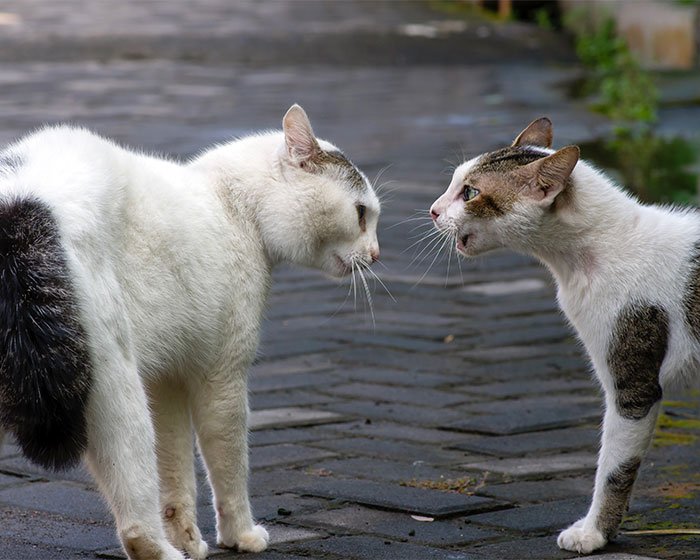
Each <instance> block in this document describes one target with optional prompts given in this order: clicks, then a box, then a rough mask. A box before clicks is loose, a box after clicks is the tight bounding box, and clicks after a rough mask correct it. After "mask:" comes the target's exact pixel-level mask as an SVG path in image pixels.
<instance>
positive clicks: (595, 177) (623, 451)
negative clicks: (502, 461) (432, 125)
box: [430, 118, 700, 553]
mask: <svg viewBox="0 0 700 560" xmlns="http://www.w3.org/2000/svg"><path fill="white" fill-rule="evenodd" d="M551 142H552V125H551V122H550V121H549V120H548V119H546V118H542V119H539V120H536V121H534V122H533V123H531V124H530V125H529V126H528V127H527V128H526V129H525V130H524V131H523V132H522V133H521V134H520V135H519V136H518V137H517V138H516V139H515V141H514V142H513V144H512V145H511V146H510V147H508V148H504V149H501V150H498V151H495V152H491V153H486V154H483V155H481V156H478V157H476V158H474V159H471V160H470V161H467V162H466V163H463V164H462V165H460V166H459V167H458V168H457V169H456V170H455V172H454V176H453V178H452V182H451V183H450V185H449V187H448V188H447V191H446V192H445V193H444V194H443V195H442V196H440V198H438V199H437V200H436V201H435V203H434V204H433V205H432V208H431V210H430V211H431V215H432V217H433V219H434V220H435V224H436V226H437V228H438V229H440V230H442V231H444V232H446V233H447V234H449V235H452V236H454V238H455V243H456V247H457V250H458V251H459V252H460V253H461V254H462V255H464V256H467V257H470V256H474V255H478V254H481V253H484V252H486V251H489V250H491V249H497V248H508V249H512V250H515V251H519V252H522V253H526V254H530V255H534V256H535V257H537V258H538V259H539V260H541V261H542V262H543V263H544V264H545V265H546V266H547V267H548V268H549V269H550V271H551V272H552V274H553V275H554V278H555V279H556V282H557V286H558V300H559V304H560V306H561V308H562V309H563V310H564V312H565V314H566V316H567V317H568V319H569V321H570V322H571V324H572V325H573V326H574V327H575V329H576V330H577V332H578V334H579V337H580V338H581V340H582V341H583V343H584V345H585V347H586V349H587V351H588V354H589V356H590V359H591V361H592V364H593V366H594V368H595V372H596V375H597V377H598V379H599V380H600V383H601V385H602V387H603V389H604V391H605V417H604V424H603V433H602V445H601V448H600V455H599V459H598V469H597V474H596V480H595V491H594V494H593V500H592V504H591V507H590V509H589V511H588V514H587V515H586V517H584V518H583V519H581V520H579V521H578V522H576V523H574V524H573V525H572V526H571V527H569V528H568V529H566V530H565V531H563V532H562V533H561V534H560V535H559V539H558V544H559V546H560V547H561V548H564V549H567V550H572V551H576V552H580V553H589V552H591V551H593V550H596V549H598V548H601V547H602V546H604V545H605V544H606V543H607V542H608V541H609V540H610V539H612V538H613V537H614V536H615V535H616V533H617V531H618V528H619V525H620V523H621V520H622V517H623V515H624V514H625V512H626V511H627V507H628V504H629V499H630V494H631V490H632V486H633V484H634V481H635V478H636V476H637V471H638V469H639V465H640V462H641V460H642V456H643V455H644V453H645V451H646V449H647V447H648V446H649V442H650V440H651V437H652V433H653V430H654V426H655V422H656V418H657V415H658V413H659V406H660V401H661V396H662V388H666V387H668V386H669V384H671V383H672V382H678V381H686V380H688V379H690V378H691V377H695V378H697V376H698V372H699V371H700V215H698V213H697V212H696V211H695V210H683V209H674V208H666V207H659V206H647V205H642V204H640V203H639V202H638V201H637V200H635V199H634V198H633V197H632V196H630V195H629V194H627V193H625V192H623V191H622V190H620V189H619V188H618V187H617V186H615V185H614V184H613V183H612V181H610V180H609V179H608V178H607V177H605V176H604V175H603V174H602V173H600V172H598V171H597V170H595V169H594V168H593V167H591V166H590V165H589V164H587V163H586V162H584V161H579V149H578V148H577V147H576V146H568V147H565V148H562V149H560V150H558V151H553V150H551V149H550V146H551Z"/></svg>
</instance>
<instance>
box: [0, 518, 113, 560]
mask: <svg viewBox="0 0 700 560" xmlns="http://www.w3.org/2000/svg"><path fill="white" fill-rule="evenodd" d="M18 535H26V536H27V537H29V536H30V538H31V542H32V543H37V544H40V545H47V546H51V547H52V549H53V550H56V549H57V548H68V549H84V550H98V549H101V548H104V547H109V546H118V541H117V537H116V532H115V530H114V528H112V527H109V526H100V525H97V524H96V523H90V524H88V523H79V522H76V521H72V520H67V519H62V518H61V517H59V516H56V515H53V514H49V513H45V514H43V515H37V514H36V512H33V511H31V510H27V509H16V508H11V509H10V508H8V507H7V506H5V507H0V537H1V538H0V542H2V541H3V540H4V539H5V538H17V536H18ZM13 560H14V558H13Z"/></svg>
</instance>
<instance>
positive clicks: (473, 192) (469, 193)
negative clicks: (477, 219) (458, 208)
mask: <svg viewBox="0 0 700 560" xmlns="http://www.w3.org/2000/svg"><path fill="white" fill-rule="evenodd" d="M480 192H481V191H479V189H475V188H474V187H471V186H469V185H465V186H464V190H463V191H462V198H463V199H464V201H465V202H466V201H469V200H471V199H472V198H474V197H475V196H477V195H478V194H479V193H480Z"/></svg>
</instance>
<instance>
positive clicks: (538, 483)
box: [477, 475, 593, 503]
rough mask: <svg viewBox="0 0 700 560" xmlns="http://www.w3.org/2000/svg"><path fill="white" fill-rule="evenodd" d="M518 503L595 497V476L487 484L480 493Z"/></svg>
mask: <svg viewBox="0 0 700 560" xmlns="http://www.w3.org/2000/svg"><path fill="white" fill-rule="evenodd" d="M477 493H478V494H479V495H481V496H491V497H492V498H496V499H499V500H506V501H510V502H517V503H527V502H547V501H551V500H564V499H567V498H571V497H578V496H588V497H590V496H592V495H593V476H592V475H591V476H587V477H577V478H559V479H556V478H554V479H547V480H520V481H516V482H510V483H508V484H486V486H484V487H483V488H481V489H480V490H479V491H478V492H477Z"/></svg>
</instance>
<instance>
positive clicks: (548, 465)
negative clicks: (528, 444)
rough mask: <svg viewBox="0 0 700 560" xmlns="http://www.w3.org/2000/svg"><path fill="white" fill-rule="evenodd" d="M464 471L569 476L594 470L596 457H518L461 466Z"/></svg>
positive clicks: (575, 454)
mask: <svg viewBox="0 0 700 560" xmlns="http://www.w3.org/2000/svg"><path fill="white" fill-rule="evenodd" d="M463 467H464V468H465V469H470V470H479V471H487V472H493V473H499V474H503V475H507V476H511V477H516V478H517V477H541V478H544V477H549V476H551V475H554V474H571V473H579V472H586V471H590V470H594V469H595V467H596V455H595V454H593V453H565V454H562V455H547V456H543V457H518V458H509V459H493V460H489V461H478V462H476V463H468V464H466V465H463Z"/></svg>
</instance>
